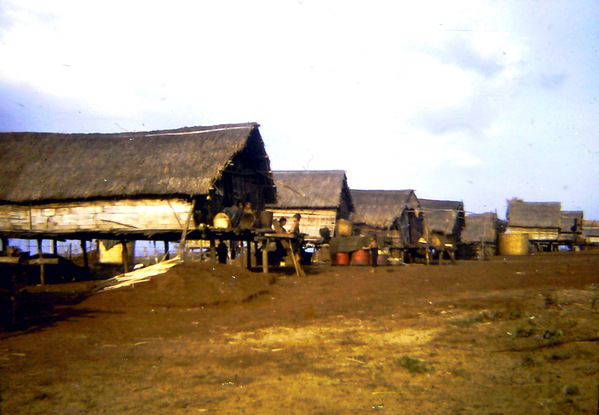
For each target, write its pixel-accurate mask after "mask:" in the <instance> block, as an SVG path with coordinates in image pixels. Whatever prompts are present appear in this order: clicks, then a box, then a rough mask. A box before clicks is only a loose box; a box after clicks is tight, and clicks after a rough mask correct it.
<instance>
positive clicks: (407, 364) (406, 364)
mask: <svg viewBox="0 0 599 415" xmlns="http://www.w3.org/2000/svg"><path fill="white" fill-rule="evenodd" d="M395 364H396V365H397V366H399V367H403V368H404V369H407V370H408V372H410V373H427V372H434V371H435V369H434V368H432V367H430V366H429V365H428V364H427V363H426V362H425V361H424V360H420V359H413V358H411V357H410V356H402V357H400V358H399V359H397V360H396V361H395Z"/></svg>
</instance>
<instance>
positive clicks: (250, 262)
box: [247, 239, 252, 269]
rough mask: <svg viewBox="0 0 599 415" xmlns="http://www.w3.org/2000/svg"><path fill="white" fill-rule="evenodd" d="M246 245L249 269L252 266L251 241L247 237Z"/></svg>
mask: <svg viewBox="0 0 599 415" xmlns="http://www.w3.org/2000/svg"><path fill="white" fill-rule="evenodd" d="M247 245H248V252H247V268H248V269H251V268H252V242H251V241H250V240H249V239H248V240H247Z"/></svg>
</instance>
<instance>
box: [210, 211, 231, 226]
mask: <svg viewBox="0 0 599 415" xmlns="http://www.w3.org/2000/svg"><path fill="white" fill-rule="evenodd" d="M213 223H214V227H215V228H217V229H227V228H230V227H231V219H229V215H227V214H226V213H224V212H221V213H217V214H216V216H215V217H214V222H213Z"/></svg>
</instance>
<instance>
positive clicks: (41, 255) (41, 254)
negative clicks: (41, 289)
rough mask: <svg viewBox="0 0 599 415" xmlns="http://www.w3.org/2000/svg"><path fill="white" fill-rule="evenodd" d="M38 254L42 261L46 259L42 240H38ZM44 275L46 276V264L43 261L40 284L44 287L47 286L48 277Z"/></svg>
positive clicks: (41, 263)
mask: <svg viewBox="0 0 599 415" xmlns="http://www.w3.org/2000/svg"><path fill="white" fill-rule="evenodd" d="M37 253H38V255H39V256H40V259H42V258H43V257H44V254H43V252H42V240H41V239H38V240H37ZM44 274H45V269H44V263H43V262H42V261H40V283H41V284H42V285H46V276H45V275H44Z"/></svg>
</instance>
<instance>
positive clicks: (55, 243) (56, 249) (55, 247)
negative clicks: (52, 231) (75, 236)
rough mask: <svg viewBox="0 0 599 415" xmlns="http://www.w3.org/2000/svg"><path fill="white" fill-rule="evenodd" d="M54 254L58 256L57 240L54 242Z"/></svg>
mask: <svg viewBox="0 0 599 415" xmlns="http://www.w3.org/2000/svg"><path fill="white" fill-rule="evenodd" d="M52 253H53V254H54V255H58V241H57V240H56V239H53V240H52Z"/></svg>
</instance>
